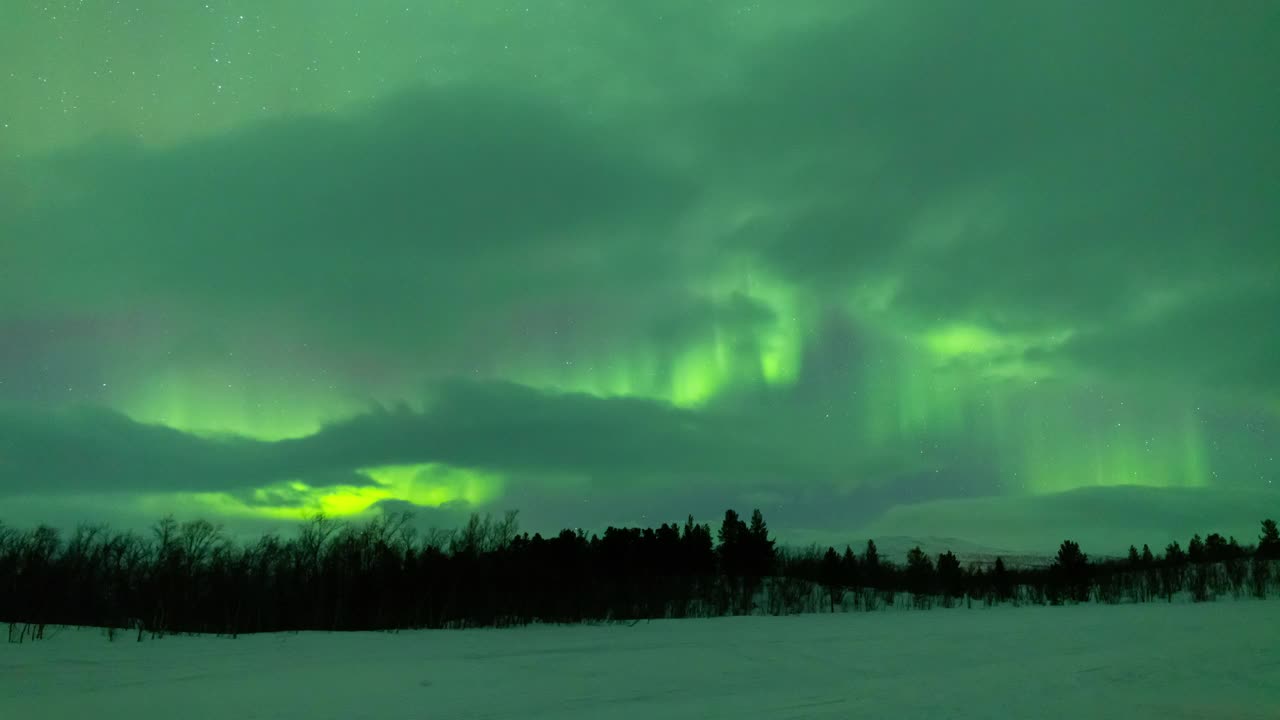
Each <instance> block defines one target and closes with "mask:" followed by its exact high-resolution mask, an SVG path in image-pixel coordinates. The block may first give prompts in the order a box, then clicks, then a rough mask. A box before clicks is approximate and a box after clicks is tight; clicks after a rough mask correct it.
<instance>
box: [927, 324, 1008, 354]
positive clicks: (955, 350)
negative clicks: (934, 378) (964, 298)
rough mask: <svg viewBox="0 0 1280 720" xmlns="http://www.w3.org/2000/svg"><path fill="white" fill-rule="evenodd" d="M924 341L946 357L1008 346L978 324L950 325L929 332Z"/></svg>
mask: <svg viewBox="0 0 1280 720" xmlns="http://www.w3.org/2000/svg"><path fill="white" fill-rule="evenodd" d="M924 341H925V346H926V347H928V348H929V350H931V351H932V352H933V353H934V354H936V355H939V356H942V357H946V358H952V357H959V356H961V355H986V354H989V353H992V352H994V351H997V350H1000V349H1003V348H1004V347H1005V346H1006V344H1005V343H1004V342H1003V341H1002V339H1001V338H999V337H998V336H996V335H995V333H992V332H990V331H989V330H986V329H984V328H981V327H978V326H976V325H949V326H947V327H944V328H940V329H938V330H934V331H932V332H929V333H927V334H926V335H925V338H924Z"/></svg>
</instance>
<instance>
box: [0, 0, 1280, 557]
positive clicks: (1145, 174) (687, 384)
mask: <svg viewBox="0 0 1280 720" xmlns="http://www.w3.org/2000/svg"><path fill="white" fill-rule="evenodd" d="M1278 48H1280V5H1277V4H1276V3H1275V2H1273V1H1272V0H1237V1H1236V2H1232V3H1230V4H1229V7H1227V6H1219V5H1215V4H1213V3H1208V2H1200V1H1199V0H1195V1H1191V0H1174V1H1172V2H1169V1H1162V2H1145V1H1141V2H1140V1H1138V0H1131V1H1128V2H1119V3H1109V2H1101V1H1097V2H1094V1H1088V2H1065V1H1063V2H1058V1H1048V2H1021V1H1018V2H1012V1H1010V2H1005V1H992V0H984V1H983V2H977V3H960V2H954V3H952V2H904V1H902V0H856V1H855V0H831V1H826V0H795V1H794V2H788V3H782V2H742V1H733V2H730V1H728V0H699V1H698V2H691V1H690V0H645V1H644V2H637V1H635V0H597V1H594V2H572V1H569V0H555V1H552V0H545V1H544V0H527V1H526V2H519V3H517V2H505V1H499V0H466V2H459V1H456V0H451V1H445V0H438V1H436V0H398V1H397V2H389V1H388V0H361V1H360V2H351V1H350V0H342V1H339V0H252V1H250V0H241V1H233V0H221V1H219V0H211V1H210V2H207V3H198V2H196V3H189V2H175V1H174V0H131V1H130V2H110V1H108V0H90V1H88V2H71V1H69V0H68V1H63V2H53V1H49V2H36V1H35V0H10V1H7V2H5V3H4V8H3V9H0V520H4V521H5V522H8V523H11V524H19V525H31V524H35V523H37V522H41V521H47V522H51V523H55V524H56V523H63V524H73V523H75V522H79V521H108V522H111V523H113V524H117V525H124V526H129V525H139V526H140V525H143V524H145V523H147V522H150V521H151V520H154V519H155V518H157V517H159V516H161V515H163V514H165V513H168V512H173V513H175V514H177V515H178V516H179V517H180V518H187V517H195V516H204V517H208V518H210V519H214V520H217V521H219V522H222V523H224V524H226V525H227V526H228V527H229V528H246V529H249V530H254V531H256V530H257V529H259V528H270V527H286V526H287V525H288V523H290V522H292V521H295V520H296V519H298V518H300V517H303V516H305V515H308V514H310V513H312V512H315V511H316V510H324V511H326V512H328V513H331V514H335V515H342V516H359V515H361V514H368V513H376V512H379V511H383V510H402V509H415V510H416V511H417V515H418V517H419V519H420V521H421V523H422V524H423V525H424V526H425V525H439V526H450V525H453V524H455V523H456V522H457V521H458V518H461V517H464V516H465V515H466V514H468V513H469V512H471V511H472V510H474V509H478V510H480V511H493V512H501V511H503V510H505V509H507V508H519V509H520V511H521V519H522V527H524V528H525V529H528V530H530V531H535V530H541V531H543V532H547V531H554V530H556V529H558V528H560V527H563V526H574V527H579V526H580V527H583V528H586V529H600V528H603V527H604V526H606V525H609V524H642V525H657V524H660V523H662V522H671V521H682V520H683V519H684V517H685V515H686V514H688V513H690V512H692V513H694V514H695V516H697V517H699V518H700V519H703V520H707V521H713V522H714V521H716V520H717V518H718V516H719V515H720V514H721V513H723V510H724V508H726V507H729V506H734V507H738V508H739V509H741V510H744V511H748V512H749V511H750V508H752V507H760V508H761V509H762V510H763V511H764V513H765V516H766V519H768V520H769V522H770V527H771V529H772V530H773V531H774V532H775V533H777V534H779V535H780V536H782V538H783V539H784V541H791V542H807V541H809V540H811V539H813V540H818V541H820V542H824V543H825V542H828V541H830V542H840V543H843V542H844V541H846V540H849V541H853V540H854V539H856V538H862V537H866V536H867V535H868V534H877V535H913V536H954V537H961V538H966V539H969V540H972V541H974V542H981V543H986V544H993V545H997V546H1001V547H1018V548H1037V549H1048V548H1050V547H1053V546H1056V544H1057V542H1059V541H1060V540H1062V539H1063V538H1064V537H1075V538H1080V539H1082V540H1083V541H1084V542H1085V543H1095V544H1100V543H1107V546H1105V547H1098V548H1091V547H1088V546H1086V547H1085V549H1086V551H1089V550H1094V549H1096V550H1097V551H1099V552H1103V551H1122V550H1123V549H1124V548H1125V547H1127V546H1128V544H1129V543H1130V542H1136V543H1139V545H1140V544H1141V543H1143V542H1150V543H1151V544H1152V546H1153V547H1156V544H1157V543H1164V542H1167V541H1168V540H1171V539H1174V538H1175V537H1176V538H1178V539H1181V540H1182V541H1183V542H1184V543H1185V540H1186V538H1187V537H1188V536H1189V535H1190V533H1192V532H1201V533H1204V532H1212V531H1219V532H1223V533H1232V534H1235V535H1237V536H1239V537H1240V538H1241V540H1242V541H1246V542H1248V541H1252V540H1254V539H1256V534H1257V523H1258V520H1260V519H1261V518H1262V517H1264V516H1268V515H1271V516H1274V515H1276V514H1277V513H1280V462H1277V456H1280V169H1278V168H1280V140H1278V138H1280V90H1277V87H1278V86H1277V79H1276V78H1277V77H1278V76H1280V50H1278Z"/></svg>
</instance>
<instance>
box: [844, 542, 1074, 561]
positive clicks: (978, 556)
mask: <svg viewBox="0 0 1280 720" xmlns="http://www.w3.org/2000/svg"><path fill="white" fill-rule="evenodd" d="M874 539H875V541H876V549H877V550H878V551H879V552H880V557H882V558H886V559H889V560H892V561H893V562H895V563H899V564H901V563H903V562H904V561H905V558H906V556H907V552H908V551H909V550H911V548H913V547H916V546H917V545H918V546H920V549H921V550H923V551H924V552H925V553H926V554H927V555H929V556H930V557H934V558H936V557H937V556H938V555H940V554H942V553H944V552H947V551H948V550H950V551H951V552H953V553H955V554H956V557H958V558H960V562H961V563H963V564H965V565H968V564H970V563H977V564H980V565H989V564H992V563H994V562H995V561H996V558H997V557H1001V558H1004V564H1005V566H1006V567H1009V568H1021V567H1045V566H1047V565H1049V564H1050V563H1052V562H1053V556H1052V555H1047V554H1045V553H1035V552H1027V551H1021V550H1010V549H1007V548H997V547H991V546H989V545H981V544H978V543H975V542H971V541H969V540H964V539H961V538H951V537H932V536H928V537H909V536H905V535H894V536H889V537H878V538H874ZM849 545H850V546H851V547H853V548H854V551H855V552H857V553H858V554H861V553H862V550H863V549H864V548H865V547H866V546H867V541H866V540H865V539H863V540H858V541H856V542H850V543H849Z"/></svg>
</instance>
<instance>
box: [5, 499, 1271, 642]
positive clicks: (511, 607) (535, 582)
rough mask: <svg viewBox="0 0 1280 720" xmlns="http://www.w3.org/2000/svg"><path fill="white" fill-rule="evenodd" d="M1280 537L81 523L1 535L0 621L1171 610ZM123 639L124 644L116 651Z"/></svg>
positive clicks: (399, 620) (1207, 593) (474, 622)
mask: <svg viewBox="0 0 1280 720" xmlns="http://www.w3.org/2000/svg"><path fill="white" fill-rule="evenodd" d="M1278 565H1280V535H1278V534H1277V529H1276V523H1275V521H1273V520H1265V521H1263V523H1262V532H1261V534H1260V536H1259V539H1258V542H1257V543H1256V544H1249V545H1241V544H1240V543H1239V542H1237V541H1236V540H1235V538H1224V537H1223V536H1222V535H1220V534H1217V533H1214V534H1210V535H1208V536H1206V537H1205V538H1203V539H1202V538H1201V537H1200V536H1199V535H1196V536H1195V537H1193V538H1191V540H1190V542H1189V543H1188V545H1187V547H1186V549H1183V548H1182V547H1181V546H1180V545H1179V543H1177V542H1174V543H1170V544H1169V545H1168V546H1166V547H1165V548H1164V550H1163V552H1162V553H1159V554H1156V553H1153V552H1152V551H1151V549H1150V548H1149V547H1147V546H1146V545H1144V546H1143V547H1142V550H1141V551H1139V550H1138V549H1137V548H1136V547H1130V548H1129V553H1128V556H1127V557H1126V558H1118V559H1103V560H1090V559H1089V557H1088V556H1087V555H1086V554H1085V553H1084V552H1083V551H1082V550H1081V548H1080V546H1079V545H1078V544H1077V543H1075V542H1072V541H1070V540H1068V541H1065V542H1063V543H1062V545H1061V547H1060V548H1059V550H1058V554H1057V556H1056V558H1055V559H1054V560H1053V562H1052V564H1050V565H1049V566H1047V567H1041V568H1011V567H1007V566H1006V564H1005V562H1004V560H1003V559H1002V558H996V559H995V561H994V562H993V563H990V564H979V563H970V564H968V565H965V564H962V563H961V562H960V560H959V559H958V558H957V557H956V556H955V554H954V553H952V552H950V551H947V552H944V553H942V554H940V555H937V556H936V557H931V556H929V555H928V554H926V553H925V552H923V551H922V550H921V549H920V548H919V547H915V548H912V549H911V550H910V551H909V552H908V553H907V554H906V557H905V558H903V562H902V563H896V562H894V561H892V560H890V559H888V558H884V557H881V556H880V554H879V551H878V549H877V548H876V545H875V542H874V541H868V542H867V544H866V546H865V547H864V548H862V549H861V551H860V552H855V551H854V550H853V548H851V547H848V546H846V547H845V548H844V551H843V552H839V551H837V550H836V548H834V547H829V548H827V549H826V550H825V552H824V551H822V550H821V549H820V548H819V547H817V546H810V547H808V548H801V549H795V548H786V547H779V546H778V545H777V542H776V540H775V539H774V538H773V537H771V535H770V532H769V529H768V526H767V524H766V523H765V520H764V516H763V515H762V514H761V512H760V511H759V510H756V511H755V512H753V513H752V515H751V518H750V520H744V519H743V518H742V517H740V516H739V515H738V514H737V513H736V512H735V511H733V510H728V511H726V512H725V515H724V518H723V519H722V521H721V523H720V526H719V528H718V529H717V530H716V531H715V532H714V533H713V532H712V527H711V525H710V524H699V523H697V522H695V521H694V519H693V517H692V516H690V517H689V518H687V520H686V521H685V522H684V523H683V524H677V523H671V524H667V523H664V524H663V525H661V526H660V527H657V528H615V527H610V528H608V529H607V530H605V531H604V533H603V534H602V535H598V534H592V535H590V536H588V535H587V534H586V533H584V532H583V531H581V530H573V529H566V530H562V531H561V532H560V533H559V534H558V535H555V536H552V537H543V536H542V535H541V534H534V535H533V536H530V535H529V534H528V533H521V532H519V529H518V524H517V516H516V514H515V513H514V512H511V513H507V514H506V515H505V516H504V517H501V518H495V517H492V516H489V515H483V516H482V515H479V514H473V515H472V516H471V517H470V519H469V521H468V522H467V524H466V525H464V526H463V527H461V528H457V529H455V530H450V531H441V530H432V531H429V532H426V533H419V532H418V531H417V530H416V529H415V527H414V525H413V522H412V516H411V515H410V514H407V513H402V514H395V515H382V516H377V517H375V518H373V519H371V520H368V521H367V522H363V523H348V522H342V521H338V520H335V519H332V518H329V517H325V516H323V515H317V516H315V517H313V518H311V519H310V520H309V521H308V522H306V523H304V524H303V525H301V526H300V527H299V529H298V531H297V533H296V534H295V536H294V537H292V538H288V539H285V538H282V537H281V536H279V535H278V534H267V535H264V536H263V537H261V538H259V539H257V540H256V541H252V542H236V541H233V540H232V539H230V538H228V537H227V536H226V535H225V534H224V533H223V531H222V529H221V528H220V527H219V526H217V525H214V524H213V523H210V522H208V521H206V520H192V521H189V522H182V523H179V522H178V521H176V520H175V519H174V518H172V517H166V518H164V519H162V520H160V521H159V522H157V523H156V524H155V525H154V526H153V527H152V528H151V530H150V533H149V534H146V535H143V534H138V533H134V532H128V531H113V530H111V529H109V528H108V527H106V526H105V525H82V526H80V527H78V528H76V529H75V530H74V531H73V532H71V533H69V534H66V535H64V534H63V533H61V532H60V531H59V530H57V529H56V528H53V527H49V526H40V527H37V528H35V529H32V530H28V531H19V530H17V529H15V528H11V527H8V526H5V525H3V524H0V619H5V620H7V621H9V622H10V625H9V634H10V640H11V641H22V640H25V639H28V638H31V639H38V638H40V637H42V636H43V633H44V628H45V627H46V626H50V625H77V626H100V627H108V628H129V629H130V631H131V632H136V637H137V639H138V640H142V639H143V638H144V637H147V636H150V637H159V636H163V635H164V634H166V633H217V634H225V635H231V636H235V635H238V634H240V633H256V632H273V631H295V630H394V629H407V628H463V627H502V626H510V625H521V624H527V623H531V622H550V623H579V622H605V621H607V622H619V621H622V622H636V621H639V620H641V619H648V618H681V617H709V616H722V615H742V614H775V615H776V614H787V613H796V612H819V611H831V612H836V611H856V610H876V609H883V608H885V607H889V606H893V605H894V604H898V605H905V606H907V607H909V608H919V609H925V608H930V607H933V606H935V605H941V606H944V607H950V606H954V605H958V604H961V603H963V604H965V605H968V606H972V605H973V604H974V603H975V602H976V603H979V604H981V605H995V604H1001V603H1013V604H1046V603H1047V604H1061V603H1078V602H1087V601H1094V602H1100V603H1120V602H1149V601H1166V602H1171V601H1172V600H1173V599H1174V597H1175V596H1178V595H1180V594H1182V593H1187V594H1189V596H1190V598H1191V599H1193V600H1195V601H1201V602H1202V601H1209V600H1213V599H1215V598H1218V597H1222V596H1234V597H1243V596H1256V597H1266V596H1268V595H1269V594H1271V593H1274V592H1275V591H1276V589H1277V585H1278V584H1280V573H1277V566H1278ZM114 633H115V631H113V635H112V636H113V637H114Z"/></svg>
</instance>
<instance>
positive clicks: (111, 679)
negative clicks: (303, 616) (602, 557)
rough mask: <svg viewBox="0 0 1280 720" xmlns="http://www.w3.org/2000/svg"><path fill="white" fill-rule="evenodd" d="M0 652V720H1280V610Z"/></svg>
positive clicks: (176, 642)
mask: <svg viewBox="0 0 1280 720" xmlns="http://www.w3.org/2000/svg"><path fill="white" fill-rule="evenodd" d="M50 634H51V636H52V637H50V638H49V639H46V640H44V641H42V642H37V643H28V644H23V645H0V718H4V719H5V720H36V719H39V720H62V719H63V718H68V719H70V718H77V719H78V718H85V719H86V720H108V719H110V718H127V719H128V720H151V719H152V718H181V720H198V719H201V718H219V719H223V718H226V719H236V720H241V719H243V720H248V719H251V718H288V719H289V720H295V719H297V720H303V719H307V720H310V719H312V718H341V719H342V720H356V719H359V718H370V719H373V718H377V719H388V720H392V719H396V720H398V719H410V718H412V719H415V720H416V719H420V718H557V719H565V720H569V719H574V718H592V719H593V720H594V719H596V718H621V719H627V718H644V719H645V720H652V719H653V718H661V719H662V720H676V719H678V718H698V719H700V720H703V719H707V718H733V719H735V720H738V719H742V718H770V719H778V718H893V719H894V720H907V719H911V718H929V719H930V720H933V719H936V718H1037V719H1048V718H1070V719H1071V720H1080V719H1081V718H1126V719H1131V718H1136V719H1142V718H1162V719H1172V720H1179V719H1188V718H1224V719H1225V718H1231V719H1232V720H1251V719H1253V718H1257V719H1259V720H1261V719H1263V718H1266V719H1269V720H1275V719H1276V718H1280V603H1278V602H1275V601H1241V602H1217V603H1210V604H1205V605H1190V604H1173V605H1164V604H1159V603H1152V604H1147V605H1136V606H1135V605H1122V606H1116V607H1099V606H1095V605H1085V606H1078V607H1059V608H1054V607H1031V608H1011V607H1004V608H994V609H977V608H975V609H972V610H967V609H953V610H931V611H925V612H903V611H896V612H876V613H861V614H836V615H808V616H798V617H753V618H721V619H710V620H686V621H661V622H652V623H644V622H641V623H640V624H638V625H636V626H634V627H626V626H617V625H613V626H569V627H556V626H542V627H530V628H522V629H514V630H478V631H465V632H459V631H440V632H404V633H398V634H378V633H360V634H327V633H302V634H278V635H261V636H249V637H242V638H240V639H237V640H231V639H225V638H214V637H169V638H165V639H163V640H158V641H154V642H152V641H145V642H142V643H136V642H132V641H120V640H117V641H116V642H115V643H108V642H107V641H106V639H105V637H104V635H103V631H101V630H93V629H85V630H76V629H60V630H55V631H51V632H50Z"/></svg>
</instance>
